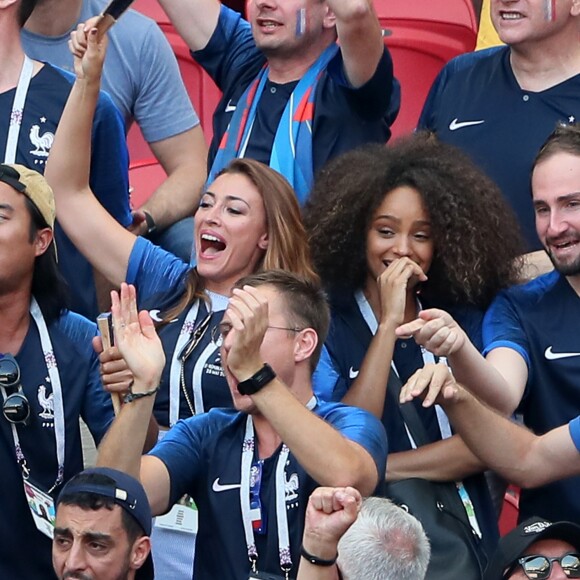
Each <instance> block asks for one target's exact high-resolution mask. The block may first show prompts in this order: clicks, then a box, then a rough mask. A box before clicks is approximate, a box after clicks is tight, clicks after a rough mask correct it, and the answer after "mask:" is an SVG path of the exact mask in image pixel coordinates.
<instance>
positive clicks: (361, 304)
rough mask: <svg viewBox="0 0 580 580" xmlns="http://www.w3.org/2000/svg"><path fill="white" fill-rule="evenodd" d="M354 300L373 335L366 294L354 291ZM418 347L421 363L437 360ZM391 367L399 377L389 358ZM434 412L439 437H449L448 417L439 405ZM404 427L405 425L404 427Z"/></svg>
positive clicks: (375, 325)
mask: <svg viewBox="0 0 580 580" xmlns="http://www.w3.org/2000/svg"><path fill="white" fill-rule="evenodd" d="M355 300H356V303H357V305H358V308H359V310H360V313H361V315H362V317H363V319H364V321H365V322H366V324H367V326H368V327H369V330H370V331H371V333H372V334H373V336H374V335H375V334H376V333H377V329H378V327H379V325H378V322H377V319H376V317H375V314H374V312H373V309H372V308H371V305H370V304H369V301H368V300H367V299H366V296H365V295H364V292H363V291H362V290H357V291H356V292H355ZM422 309H423V307H422V306H421V302H420V301H419V300H417V313H419V312H421V310H422ZM420 348H421V357H422V358H423V365H426V364H435V362H437V361H436V360H435V357H434V356H433V353H432V352H429V351H428V350H427V349H425V348H424V347H423V346H421V347H420ZM439 362H440V363H443V364H445V365H446V364H447V360H446V358H445V357H439ZM391 368H392V369H393V372H394V373H395V374H396V375H397V376H398V377H399V371H398V370H397V367H396V366H395V361H394V360H393V359H392V360H391ZM435 414H436V415H437V423H438V424H439V431H440V433H441V437H442V438H443V439H447V438H448V437H451V435H452V433H451V426H450V424H449V419H448V418H447V415H446V414H445V411H444V410H443V409H442V408H441V406H440V405H435ZM406 428H407V426H406V425H405V429H406ZM407 435H408V436H409V441H410V443H411V446H412V447H413V449H416V448H417V445H416V444H415V441H414V440H413V438H412V437H411V433H410V432H409V430H408V429H407Z"/></svg>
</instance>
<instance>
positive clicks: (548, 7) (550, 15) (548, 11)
mask: <svg viewBox="0 0 580 580" xmlns="http://www.w3.org/2000/svg"><path fill="white" fill-rule="evenodd" d="M544 17H545V19H546V20H547V21H548V22H554V21H555V20H556V0H545V3H544Z"/></svg>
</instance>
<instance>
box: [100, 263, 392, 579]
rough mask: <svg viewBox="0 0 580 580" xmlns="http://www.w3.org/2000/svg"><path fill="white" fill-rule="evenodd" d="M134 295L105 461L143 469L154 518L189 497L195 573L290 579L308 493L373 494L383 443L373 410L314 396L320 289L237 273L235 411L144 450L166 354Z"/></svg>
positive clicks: (322, 312)
mask: <svg viewBox="0 0 580 580" xmlns="http://www.w3.org/2000/svg"><path fill="white" fill-rule="evenodd" d="M135 304H136V297H135V290H134V288H133V287H128V286H126V285H123V286H122V288H121V300H120V303H119V300H118V299H115V300H113V309H112V311H113V323H114V326H115V329H116V330H115V340H116V344H117V346H118V347H119V350H120V352H121V354H122V355H123V358H124V359H125V362H126V363H127V365H128V366H129V368H130V369H131V371H132V373H133V376H134V384H133V386H132V393H131V395H130V396H131V402H129V403H128V404H126V405H125V406H124V407H123V409H122V410H121V413H120V414H119V416H118V418H117V420H116V421H115V423H114V424H113V426H112V427H111V430H110V431H109V433H108V434H107V437H106V438H105V440H104V441H103V443H102V444H101V446H100V448H99V457H98V463H99V465H103V466H109V467H114V468H116V469H119V470H121V471H125V472H126V473H129V474H130V475H133V476H137V477H140V479H141V482H142V484H143V486H144V488H145V491H146V492H147V495H148V497H149V502H150V504H151V508H152V511H153V514H154V515H158V514H161V513H164V512H165V511H167V509H168V508H169V506H171V505H172V504H173V503H174V502H175V501H176V500H177V499H178V498H179V497H181V496H182V495H183V494H184V493H188V494H190V495H191V496H192V497H193V499H194V500H195V502H196V505H197V507H198V513H199V531H198V534H197V538H196V550H195V573H194V577H195V578H196V580H215V579H217V578H220V579H221V578H227V579H232V580H233V579H240V580H248V578H266V577H267V578H271V576H270V575H272V574H273V575H274V577H276V578H284V577H285V578H294V577H295V576H296V572H297V568H298V562H299V559H300V555H299V548H300V543H301V540H302V530H303V527H304V514H305V510H306V505H307V502H308V497H309V495H310V493H311V492H312V491H313V489H314V488H315V487H317V485H319V484H320V485H340V486H352V487H357V488H358V489H359V490H360V492H361V493H362V494H365V495H368V494H370V493H372V492H373V490H374V489H375V487H376V486H377V483H378V482H379V479H380V477H382V474H383V473H384V468H385V461H386V452H387V449H386V436H385V432H384V429H383V427H382V425H381V424H380V422H379V421H378V420H377V419H375V418H374V417H373V416H372V415H370V414H369V413H367V412H366V411H363V410H361V409H355V408H351V407H347V406H345V405H342V404H339V403H323V402H319V401H318V400H317V399H316V397H315V396H314V395H313V393H312V388H311V375H312V371H313V369H314V366H315V365H316V362H317V360H318V357H319V355H320V349H321V347H322V343H323V339H324V335H325V333H326V330H327V327H328V319H329V313H328V306H327V304H326V301H325V297H324V294H323V293H322V291H321V290H320V288H319V286H318V285H317V284H314V283H312V282H309V281H306V280H303V279H301V278H299V277H297V276H295V275H293V274H289V273H286V272H282V271H267V272H262V273H259V274H254V275H252V276H248V277H247V278H245V279H243V280H242V281H240V282H238V284H237V288H236V289H234V291H233V295H232V298H231V299H230V302H229V305H228V308H227V310H226V312H225V314H224V319H223V324H222V326H221V327H220V328H221V332H219V333H218V334H220V335H221V338H220V339H218V340H221V360H222V366H223V369H224V373H225V375H226V378H227V381H228V385H229V387H230V391H231V395H232V399H233V404H234V407H235V409H219V408H214V409H211V410H210V411H209V412H207V413H204V414H201V415H196V416H194V417H190V418H189V419H185V420H184V421H180V422H179V423H177V424H176V425H175V426H174V427H173V428H172V429H171V430H170V431H169V432H168V433H167V435H166V436H165V437H164V438H163V439H162V440H161V441H160V442H159V443H158V444H157V446H156V447H155V448H154V449H153V451H152V452H151V454H149V455H146V456H144V457H141V452H140V449H141V447H142V446H143V444H142V438H143V437H144V436H145V431H144V429H143V427H144V424H143V421H144V420H145V419H146V418H147V417H148V416H149V415H150V413H151V409H152V407H153V403H154V397H155V393H156V392H157V390H158V384H159V378H160V375H161V371H162V369H163V366H164V364H165V360H164V356H163V351H162V348H161V344H160V342H159V340H158V339H157V337H156V336H155V332H154V329H153V325H152V322H151V319H150V318H149V316H148V314H147V313H146V312H141V313H139V315H138V316H137V312H136V307H135ZM265 363H267V364H265ZM126 400H127V399H126ZM145 422H146V421H145ZM265 573H267V576H264V575H263V574H265Z"/></svg>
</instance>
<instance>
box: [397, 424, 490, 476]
mask: <svg viewBox="0 0 580 580" xmlns="http://www.w3.org/2000/svg"><path fill="white" fill-rule="evenodd" d="M483 469H484V465H483V463H482V462H481V461H480V460H479V459H478V458H477V457H476V456H475V455H474V454H473V453H472V452H471V451H470V450H469V449H468V448H467V446H466V445H465V443H464V442H463V440H462V439H461V437H459V436H458V435H454V436H453V437H449V438H448V439H444V440H443V441H437V442H435V443H431V444H429V445H424V446H421V447H419V448H418V449H413V450H411V451H401V452H399V453H390V454H389V459H388V463H387V480H388V481H398V480H400V479H408V478H410V477H419V478H421V479H428V480H430V481H459V480H462V479H465V478H466V477H469V476H470V475H474V474H475V473H480V472H481V471H483Z"/></svg>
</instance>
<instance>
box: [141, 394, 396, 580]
mask: <svg viewBox="0 0 580 580" xmlns="http://www.w3.org/2000/svg"><path fill="white" fill-rule="evenodd" d="M313 412H314V413H316V414H317V415H318V416H319V417H320V418H322V419H324V420H325V421H326V422H327V423H329V424H331V425H332V426H334V427H335V429H337V430H338V431H339V432H340V433H342V434H343V435H344V436H345V437H346V438H348V439H350V440H352V441H355V442H356V443H359V444H360V445H362V447H364V448H365V449H366V450H367V451H368V452H369V454H370V455H371V457H372V458H373V459H374V461H375V464H376V466H377V470H378V473H380V474H383V473H384V472H385V467H386V456H387V440H386V436H385V432H384V429H383V428H382V426H381V424H380V422H379V421H378V420H377V419H375V418H374V417H373V416H372V415H370V414H369V413H367V412H366V411H363V410H361V409H356V408H353V407H347V406H345V405H341V404H338V403H319V404H318V405H317V406H316V407H315V409H314V411H313ZM246 417H247V415H245V414H243V413H238V412H237V411H235V410H233V409H232V410H228V409H212V410H211V411H209V412H208V413H205V414H204V415H198V416H196V417H192V418H190V419H186V420H185V421H180V422H179V423H178V424H177V425H176V426H175V427H174V428H173V429H171V430H170V431H169V433H168V434H167V435H166V436H165V437H164V438H163V439H162V440H161V441H160V442H159V443H158V445H157V446H156V447H155V448H154V449H153V451H152V452H151V455H154V456H156V457H158V458H159V459H161V461H163V463H164V464H165V465H166V467H167V469H168V471H169V475H170V479H171V497H170V503H173V502H175V501H176V500H177V499H179V498H180V497H181V496H182V495H183V494H184V493H189V494H190V495H191V496H192V497H193V499H194V500H195V502H196V505H197V507H198V510H199V531H198V534H197V539H196V549H195V571H194V572H195V573H194V577H195V578H196V579H197V580H215V579H216V578H231V579H240V580H242V579H243V580H247V578H248V573H249V562H248V555H247V548H246V543H245V537H244V529H243V524H242V515H241V507H240V492H239V484H240V474H241V457H242V444H243V440H244V434H245V427H246ZM279 452H280V448H279V449H278V451H277V452H276V453H274V455H273V456H272V457H270V458H268V459H266V460H265V462H264V469H263V475H262V484H261V490H262V491H261V499H262V504H263V505H264V506H265V508H264V509H265V510H266V518H267V521H268V524H267V525H268V526H269V530H268V533H267V534H265V535H264V536H260V535H259V534H255V535H254V537H255V540H256V547H257V550H258V555H259V558H258V569H259V570H260V571H264V572H270V573H272V574H280V565H279V559H278V534H277V528H276V507H275V465H276V462H277V457H278V454H279ZM284 478H285V482H286V485H285V496H286V514H287V517H288V525H289V534H290V547H291V553H292V562H293V568H292V570H291V572H290V576H291V577H295V575H296V571H297V566H298V562H299V559H300V556H299V548H300V544H301V542H302V532H303V528H304V515H305V510H306V505H307V503H308V497H309V496H310V494H311V493H312V491H313V490H314V488H315V487H317V484H316V482H315V481H314V480H313V479H312V478H311V477H310V476H309V475H308V474H307V473H306V472H305V471H304V469H302V467H301V466H300V465H299V464H298V462H297V461H296V459H295V458H294V457H293V455H292V453H290V455H289V456H288V460H287V463H286V465H285V468H284ZM216 482H217V483H216Z"/></svg>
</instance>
